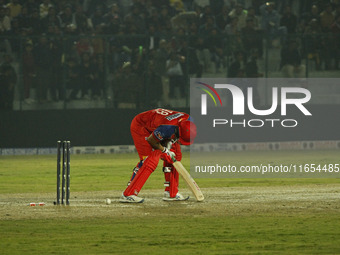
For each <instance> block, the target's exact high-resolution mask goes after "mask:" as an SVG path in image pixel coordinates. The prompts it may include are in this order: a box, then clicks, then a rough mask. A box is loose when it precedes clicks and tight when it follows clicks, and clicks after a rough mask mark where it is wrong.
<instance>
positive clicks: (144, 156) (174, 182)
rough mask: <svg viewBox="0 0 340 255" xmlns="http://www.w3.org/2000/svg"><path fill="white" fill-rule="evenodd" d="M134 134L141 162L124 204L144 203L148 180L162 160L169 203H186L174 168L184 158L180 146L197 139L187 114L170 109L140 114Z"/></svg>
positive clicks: (122, 199)
mask: <svg viewBox="0 0 340 255" xmlns="http://www.w3.org/2000/svg"><path fill="white" fill-rule="evenodd" d="M130 131H131V135H132V138H133V141H134V144H135V146H136V149H137V152H138V155H139V159H140V161H139V162H138V164H137V165H136V167H135V168H134V169H133V174H132V177H131V179H130V181H129V183H128V186H127V188H126V189H125V191H124V192H123V194H122V196H121V198H120V200H119V201H120V202H122V203H142V202H143V201H144V199H143V198H141V197H138V193H139V192H140V190H141V189H142V187H143V185H144V184H145V182H146V180H147V179H148V178H149V176H150V175H151V173H153V171H155V169H156V167H157V165H158V162H159V159H162V160H163V172H164V176H165V183H164V186H165V192H164V197H163V200H165V201H183V200H187V199H188V198H189V197H184V196H182V195H181V194H180V193H179V192H178V179H179V174H178V172H177V171H176V169H175V168H174V167H173V165H172V164H173V163H174V162H175V161H180V160H181V159H182V152H181V147H180V144H182V145H190V144H192V143H193V141H194V139H195V137H196V125H195V124H194V123H193V122H192V120H191V118H190V116H189V115H188V114H187V113H184V112H178V111H172V110H167V109H160V108H159V109H154V110H150V111H146V112H143V113H140V114H138V115H137V116H136V117H135V118H134V119H133V120H132V123H131V126H130Z"/></svg>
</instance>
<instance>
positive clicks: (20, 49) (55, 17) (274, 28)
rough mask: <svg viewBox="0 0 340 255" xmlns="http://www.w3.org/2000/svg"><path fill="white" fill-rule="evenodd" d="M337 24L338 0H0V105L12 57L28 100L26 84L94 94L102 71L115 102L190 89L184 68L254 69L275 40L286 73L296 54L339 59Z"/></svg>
mask: <svg viewBox="0 0 340 255" xmlns="http://www.w3.org/2000/svg"><path fill="white" fill-rule="evenodd" d="M339 32H340V4H339V1H336V0H333V1H329V2H328V1H321V0H319V1H317V0H316V1H312V0H301V1H293V0H281V1H279V0H276V1H272V2H267V1H263V0H238V1H236V0H210V1H209V0H116V1H115V0H111V1H110V0H106V1H104V0H103V1H99V0H67V1H66V0H10V1H9V0H0V52H1V54H2V55H3V61H2V65H1V69H0V70H1V72H0V79H1V84H0V104H1V105H0V108H10V107H11V102H12V101H13V94H14V86H15V84H16V83H17V77H16V76H17V74H16V71H15V70H14V69H13V67H12V66H11V61H19V62H20V63H22V68H21V70H22V83H23V86H22V87H23V93H22V99H23V100H25V102H26V103H32V102H33V99H32V97H31V95H30V90H31V88H33V87H34V88H36V91H37V95H36V99H37V100H38V102H40V103H43V102H45V101H46V100H47V99H48V96H47V93H48V91H49V93H50V97H51V99H52V100H55V101H58V100H76V99H79V98H84V99H92V100H95V99H100V98H102V97H104V96H105V94H106V89H107V82H108V81H109V83H111V84H109V85H112V90H113V94H114V96H115V102H116V104H117V106H118V107H130V106H131V104H136V103H137V104H138V103H141V102H140V100H141V91H144V92H145V91H146V92H145V93H147V95H148V98H149V100H150V102H149V103H156V102H157V101H158V100H163V101H164V103H165V104H166V103H167V101H168V100H169V98H174V97H185V96H187V92H188V89H187V85H186V84H188V77H189V76H195V77H201V76H202V73H204V72H213V73H214V72H225V75H226V76H227V77H260V76H261V75H262V74H261V73H260V72H259V70H258V67H257V59H259V58H263V56H264V43H267V45H265V46H266V47H274V48H275V47H277V48H280V49H281V64H280V68H281V70H282V72H283V74H284V75H285V77H295V76H297V77H302V76H303V75H305V66H304V65H303V63H302V59H303V58H308V59H309V60H311V61H313V62H314V63H315V66H316V69H318V70H331V69H338V68H339V61H338V59H339V45H340V40H339ZM108 77H110V79H109V78H108ZM146 84H147V86H146ZM65 87H66V88H67V90H65ZM145 87H147V89H145ZM66 92H67V93H66ZM144 92H143V93H144Z"/></svg>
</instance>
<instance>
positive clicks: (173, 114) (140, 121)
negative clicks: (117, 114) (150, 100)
mask: <svg viewBox="0 0 340 255" xmlns="http://www.w3.org/2000/svg"><path fill="white" fill-rule="evenodd" d="M183 120H190V115H189V114H187V113H184V112H178V111H172V110H167V109H161V108H158V109H154V110H150V111H146V112H142V113H140V114H138V115H137V116H136V117H135V119H134V121H136V123H137V125H138V126H140V127H143V128H145V129H146V130H147V131H148V132H149V133H150V134H151V133H153V135H154V137H155V138H156V139H158V140H160V141H162V140H164V139H170V138H172V135H173V134H175V132H176V130H178V123H179V122H180V121H183Z"/></svg>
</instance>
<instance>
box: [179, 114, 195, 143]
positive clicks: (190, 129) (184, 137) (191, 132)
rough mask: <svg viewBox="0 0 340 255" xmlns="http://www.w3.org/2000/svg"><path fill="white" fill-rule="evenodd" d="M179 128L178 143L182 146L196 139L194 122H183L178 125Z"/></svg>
mask: <svg viewBox="0 0 340 255" xmlns="http://www.w3.org/2000/svg"><path fill="white" fill-rule="evenodd" d="M178 126H179V142H180V143H181V144H183V145H190V144H192V143H193V142H194V139H195V137H196V134H197V131H196V125H195V123H194V122H192V121H189V120H185V121H181V122H179V123H178Z"/></svg>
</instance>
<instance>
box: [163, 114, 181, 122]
mask: <svg viewBox="0 0 340 255" xmlns="http://www.w3.org/2000/svg"><path fill="white" fill-rule="evenodd" d="M183 115H184V114H183V113H179V112H178V113H175V114H172V115H170V116H168V117H165V118H166V119H167V120H168V121H172V120H174V119H177V118H179V117H181V116H183Z"/></svg>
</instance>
